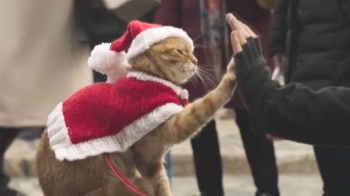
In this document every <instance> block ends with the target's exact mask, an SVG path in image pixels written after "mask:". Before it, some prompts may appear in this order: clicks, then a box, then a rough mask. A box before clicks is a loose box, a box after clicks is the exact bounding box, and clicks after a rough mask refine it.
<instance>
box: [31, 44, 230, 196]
mask: <svg viewBox="0 0 350 196" xmlns="http://www.w3.org/2000/svg"><path fill="white" fill-rule="evenodd" d="M129 63H130V68H129V71H138V72H143V73H147V74H149V75H152V76H155V77H157V78H161V79H164V80H167V81H170V82H172V83H173V84H175V85H177V86H179V87H180V86H181V84H182V83H184V82H186V81H187V80H189V79H190V78H191V77H192V76H193V75H194V74H195V73H196V72H197V59H196V58H195V57H194V55H193V54H192V52H191V50H190V47H189V45H188V44H187V43H186V42H185V41H184V40H183V39H181V38H175V37H170V38H167V39H165V40H163V41H161V42H158V43H156V44H154V45H152V46H151V47H150V48H149V49H148V50H147V51H146V52H144V53H142V54H140V55H138V56H136V57H134V58H132V59H131V60H130V62H129ZM234 89H235V75H234V65H233V63H232V61H231V62H230V63H229V65H228V66H227V72H226V74H225V75H224V76H223V78H222V79H221V81H220V83H219V84H218V86H217V87H216V88H215V89H213V90H212V91H211V92H209V93H208V94H207V95H205V96H204V97H203V98H200V99H198V100H196V101H194V102H192V103H189V104H188V105H186V106H185V107H184V109H183V110H182V111H181V112H179V113H177V114H175V115H173V116H171V117H170V118H169V119H168V120H167V121H166V122H164V123H162V124H161V125H159V126H158V127H157V128H155V129H154V130H153V131H151V132H150V133H148V134H147V135H145V136H144V137H143V138H142V139H141V140H139V141H137V142H136V143H135V144H133V145H132V146H131V147H130V148H129V149H128V150H126V151H125V152H122V153H111V154H110V160H111V162H112V163H113V165H114V166H115V167H116V168H117V169H118V170H119V171H120V172H121V173H122V174H123V175H124V176H125V177H126V178H128V179H129V180H130V181H131V182H132V183H133V184H134V185H135V186H136V187H138V188H139V190H140V191H142V192H143V193H144V194H145V195H147V196H171V195H172V194H171V190H170V186H169V181H168V178H167V176H166V172H165V170H164V166H163V161H164V160H163V159H164V156H165V153H166V151H167V150H168V149H169V148H170V147H171V146H173V145H175V144H179V143H181V142H183V141H185V140H187V139H190V138H191V137H192V136H193V135H194V134H196V133H197V132H198V131H200V129H201V128H202V127H203V126H205V124H206V123H207V122H209V121H210V120H211V119H212V118H213V116H214V115H215V113H216V112H217V111H218V110H219V109H220V108H222V106H223V105H224V104H225V103H227V102H228V101H229V99H230V98H231V96H232V94H233V91H234ZM35 167H36V172H37V176H38V179H39V183H40V186H41V188H42V190H43V193H44V195H45V196H137V194H135V193H134V192H133V191H131V190H130V189H129V188H128V187H127V186H126V185H124V184H123V183H121V181H119V179H118V178H116V177H115V176H114V174H113V173H112V171H111V170H110V168H109V167H108V166H107V164H106V162H105V160H104V157H103V155H98V156H94V157H88V158H86V159H83V160H78V161H74V162H69V161H59V160H57V159H56V158H55V154H54V152H53V151H52V150H51V148H50V143H49V139H48V133H47V130H46V131H45V132H44V133H43V135H42V137H41V141H40V145H39V148H38V151H37V155H36V166H35Z"/></svg>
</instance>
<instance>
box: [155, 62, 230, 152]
mask: <svg viewBox="0 0 350 196" xmlns="http://www.w3.org/2000/svg"><path fill="white" fill-rule="evenodd" d="M235 87H236V78H235V72H234V64H233V61H231V62H230V64H229V65H228V66H227V72H226V74H225V75H224V76H223V78H222V80H221V82H220V83H219V85H218V86H217V87H216V88H215V89H213V90H212V91H210V92H209V93H208V94H206V95H205V96H204V97H202V98H201V99H198V100H196V101H194V102H193V103H191V104H188V105H187V106H186V107H185V108H184V109H183V110H182V111H181V112H179V113H177V114H175V115H174V116H172V117H171V118H170V119H168V120H167V121H166V122H165V123H163V124H162V125H160V126H159V127H158V128H157V129H160V130H161V131H159V134H162V136H161V138H162V141H163V143H164V144H166V145H172V144H177V143H181V142H183V141H185V140H186V139H189V138H191V137H192V136H193V135H194V134H195V133H196V132H197V131H199V130H200V129H201V128H202V127H203V126H205V124H206V123H208V122H209V121H210V120H211V119H212V118H213V117H214V115H215V113H216V112H217V111H218V110H219V109H220V108H222V107H223V105H225V104H226V103H227V102H228V101H229V100H230V98H231V96H232V94H233V92H234V89H235Z"/></svg>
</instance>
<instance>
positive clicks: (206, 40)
mask: <svg viewBox="0 0 350 196" xmlns="http://www.w3.org/2000/svg"><path fill="white" fill-rule="evenodd" d="M299 1H300V2H299V4H296V3H292V2H294V1H289V0H161V1H155V0H71V1H60V0H51V1H46V0H35V1H34V0H27V1H22V0H3V1H2V6H0V26H1V27H2V28H1V31H0V43H1V44H0V90H1V94H0V196H16V195H27V196H42V193H41V191H40V187H39V185H38V182H37V180H36V178H35V171H34V166H33V164H34V156H35V153H36V149H37V146H38V144H39V138H40V136H41V134H42V132H43V130H44V128H45V125H46V119H47V115H48V114H49V113H50V112H51V111H52V109H53V108H54V106H55V105H56V104H57V103H59V102H61V101H62V100H64V99H65V98H67V97H68V96H69V95H71V94H72V93H74V92H75V91H76V90H78V89H79V88H81V87H83V86H86V85H89V84H91V83H94V82H105V81H106V77H105V76H104V75H101V74H99V73H97V72H93V71H92V70H91V69H89V68H88V67H87V65H86V62H87V58H88V56H89V53H90V51H91V50H92V49H93V47H94V46H96V45H98V44H100V43H102V42H112V41H113V40H115V39H117V38H118V37H120V36H121V35H123V33H124V32H125V29H126V26H127V24H128V22H130V21H131V20H135V19H137V20H141V21H145V22H150V23H153V22H154V23H159V24H162V25H170V26H175V27H179V28H182V29H184V30H185V31H186V32H187V33H188V34H189V36H190V37H191V38H193V39H194V40H195V44H196V45H198V47H197V48H196V50H195V55H196V57H197V58H198V60H199V66H204V67H206V69H208V74H210V76H207V78H206V80H205V81H204V82H203V81H202V83H200V82H199V83H196V85H195V86H194V85H193V84H185V87H186V88H187V89H188V90H189V92H190V100H191V101H192V100H194V99H197V98H199V97H202V96H203V95H204V94H206V93H207V92H208V91H209V90H210V89H211V88H214V87H215V83H216V82H217V81H219V80H220V78H221V76H222V74H223V73H224V71H225V67H226V65H227V63H228V61H229V60H230V58H231V56H232V51H231V49H230V44H229V43H230V42H229V37H228V35H229V29H228V27H227V25H226V22H225V19H224V17H225V14H226V13H228V12H231V13H234V14H235V15H236V16H237V17H239V18H240V19H241V20H243V21H245V22H246V23H247V24H249V25H250V27H251V28H252V29H254V30H255V31H256V32H257V33H258V34H259V35H260V36H261V37H262V44H263V47H264V56H265V58H266V60H267V62H268V65H269V67H270V69H271V71H274V78H276V79H278V80H279V81H281V82H284V79H283V77H284V76H286V77H287V76H288V77H289V76H290V72H288V74H287V75H286V73H287V68H285V66H284V65H287V64H288V63H289V64H291V63H293V62H294V64H296V63H295V62H296V60H295V56H293V55H288V54H292V53H289V52H290V51H291V50H292V49H291V48H297V47H298V46H295V45H293V44H288V43H291V41H290V40H291V39H289V38H290V37H289V36H290V33H289V32H291V29H293V28H292V27H294V26H293V25H290V24H295V25H303V24H304V23H302V22H300V24H297V23H288V20H287V18H293V17H296V18H298V17H299V16H298V14H302V13H305V12H312V11H310V10H311V8H313V7H315V6H314V5H313V4H310V3H306V0H299ZM330 1H331V0H322V1H321V0H320V2H319V3H320V4H322V3H323V4H324V6H326V5H329V4H330ZM295 2H296V1H295ZM298 5H302V6H300V7H302V8H303V9H301V8H300V7H298ZM332 5H333V4H332ZM293 6H294V7H293ZM337 6H339V10H344V9H342V8H341V7H342V6H341V5H337ZM326 7H327V6H326ZM335 9H338V7H336V8H335ZM288 10H289V11H288ZM293 10H295V11H293ZM298 10H299V11H300V10H301V11H300V12H298ZM315 10H316V11H313V12H312V13H313V16H314V17H316V18H317V17H318V16H320V14H325V12H322V10H321V11H319V12H317V9H315ZM333 11H334V12H333V13H338V12H337V11H338V10H333ZM316 12H317V13H316ZM330 12H331V11H330ZM339 12H340V11H339ZM293 13H295V14H294V15H296V16H294V15H293ZM333 13H331V14H333ZM317 14H319V15H317ZM326 14H328V12H327V13H326ZM342 17H343V16H342ZM299 18H300V17H299ZM335 20H336V19H335ZM339 20H340V19H339ZM315 23H316V22H315ZM346 28H349V26H347V27H346ZM338 30H339V29H338ZM320 31H321V30H320ZM316 34H317V32H316ZM295 39H297V38H294V39H292V40H294V41H295ZM293 43H294V42H293ZM293 58H294V61H292V60H293ZM298 66H299V64H298ZM275 68H277V69H276V70H275ZM288 70H293V69H290V68H289V67H288ZM286 80H288V78H286ZM287 82H289V81H287ZM316 152H318V154H319V155H324V156H323V157H326V160H329V161H331V160H330V158H327V156H328V155H326V153H325V151H322V150H321V151H316ZM327 153H329V152H327ZM344 154H350V153H349V150H345V151H344ZM328 157H330V156H328ZM342 157H350V156H342ZM349 159H350V158H349ZM317 163H318V164H317ZM320 163H321V165H322V163H325V159H323V160H322V158H318V159H317V162H316V158H315V154H314V148H313V147H312V146H309V145H303V144H298V143H294V142H290V141H284V140H280V139H279V138H270V139H267V136H266V135H257V134H255V133H253V132H252V131H251V130H250V124H249V116H248V111H247V109H246V108H245V106H244V104H243V102H242V100H241V98H240V94H239V92H238V91H237V92H236V93H235V95H234V96H233V99H232V100H231V102H230V103H228V104H227V105H226V106H225V108H223V109H222V110H220V112H219V113H218V115H217V116H216V117H215V119H214V120H213V121H211V122H210V123H209V124H208V125H207V126H206V127H204V128H203V130H202V132H201V133H200V134H198V135H197V136H195V137H194V138H193V139H192V140H190V141H186V142H185V143H183V144H180V145H177V146H175V147H173V148H172V149H171V151H170V152H169V153H168V154H167V156H166V165H165V167H166V169H167V172H168V176H169V178H170V180H171V185H172V189H173V192H174V195H178V196H194V195H197V196H199V195H200V196H222V195H224V194H225V195H229V196H233V195H237V196H254V195H255V196H280V195H282V196H310V195H312V196H313V195H315V196H321V195H322V194H323V192H324V187H331V186H334V187H336V186H337V184H336V183H335V185H329V181H330V180H331V181H332V180H333V179H334V178H331V177H325V176H323V178H321V175H320V172H319V165H320ZM337 164H338V163H337V162H334V164H333V165H332V164H329V165H328V166H323V170H322V168H321V170H322V171H324V172H325V171H328V170H333V171H334V168H335V167H338V166H337ZM323 165H324V164H323ZM339 167H341V166H339ZM324 172H321V173H324ZM338 178H339V179H343V180H344V181H349V180H348V179H349V178H350V176H349V177H347V176H341V177H338ZM339 179H338V180H339ZM327 180H328V181H327ZM337 182H338V181H337ZM327 183H328V184H327ZM339 184H342V182H341V181H339ZM345 195H347V196H349V195H350V193H349V192H347V193H345ZM345 195H341V194H333V195H332V193H331V194H329V195H328V194H327V195H326V194H325V196H345Z"/></svg>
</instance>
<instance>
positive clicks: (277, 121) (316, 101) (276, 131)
mask: <svg viewBox="0 0 350 196" xmlns="http://www.w3.org/2000/svg"><path fill="white" fill-rule="evenodd" d="M232 17H233V16H232ZM233 20H234V22H232V21H231V22H230V25H231V28H232V29H233V30H235V29H239V28H240V27H238V26H239V24H241V23H237V20H236V19H233ZM228 21H230V20H229V19H228ZM238 32H239V33H238V34H242V31H240V30H238ZM241 37H242V36H241ZM243 37H244V36H243ZM246 37H247V36H246ZM246 37H245V38H246ZM248 37H249V36H248ZM231 39H237V38H234V37H232V38H231ZM242 40H243V41H241V45H243V47H240V48H239V47H237V46H236V49H235V47H234V54H235V55H234V59H235V66H236V76H237V82H238V84H239V85H240V87H241V88H240V91H241V93H242V97H243V99H244V101H245V104H246V105H247V107H248V109H249V113H250V118H251V123H252V127H253V130H254V131H256V132H259V133H264V134H271V135H274V136H277V137H281V138H284V139H288V140H292V141H297V142H302V143H308V144H313V145H324V146H343V147H350V141H349V136H348V134H349V132H350V131H349V128H350V89H349V88H343V87H328V88H323V89H321V90H319V91H316V92H315V91H312V90H311V89H309V88H307V87H304V86H302V85H299V84H289V85H286V86H284V87H281V86H280V85H279V84H278V83H277V82H275V81H272V80H271V72H270V70H268V69H267V68H266V67H265V61H264V58H263V57H262V55H261V47H260V45H259V41H258V40H259V38H255V39H248V40H250V41H249V42H247V41H245V42H244V39H242ZM251 40H254V43H256V44H255V45H254V44H251V46H255V47H247V46H249V45H247V43H252V42H253V41H251ZM232 44H233V43H232ZM254 48H255V49H254Z"/></svg>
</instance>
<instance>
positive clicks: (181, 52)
mask: <svg viewBox="0 0 350 196" xmlns="http://www.w3.org/2000/svg"><path fill="white" fill-rule="evenodd" d="M176 52H178V53H180V54H182V55H184V54H185V51H183V50H181V49H176Z"/></svg>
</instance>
